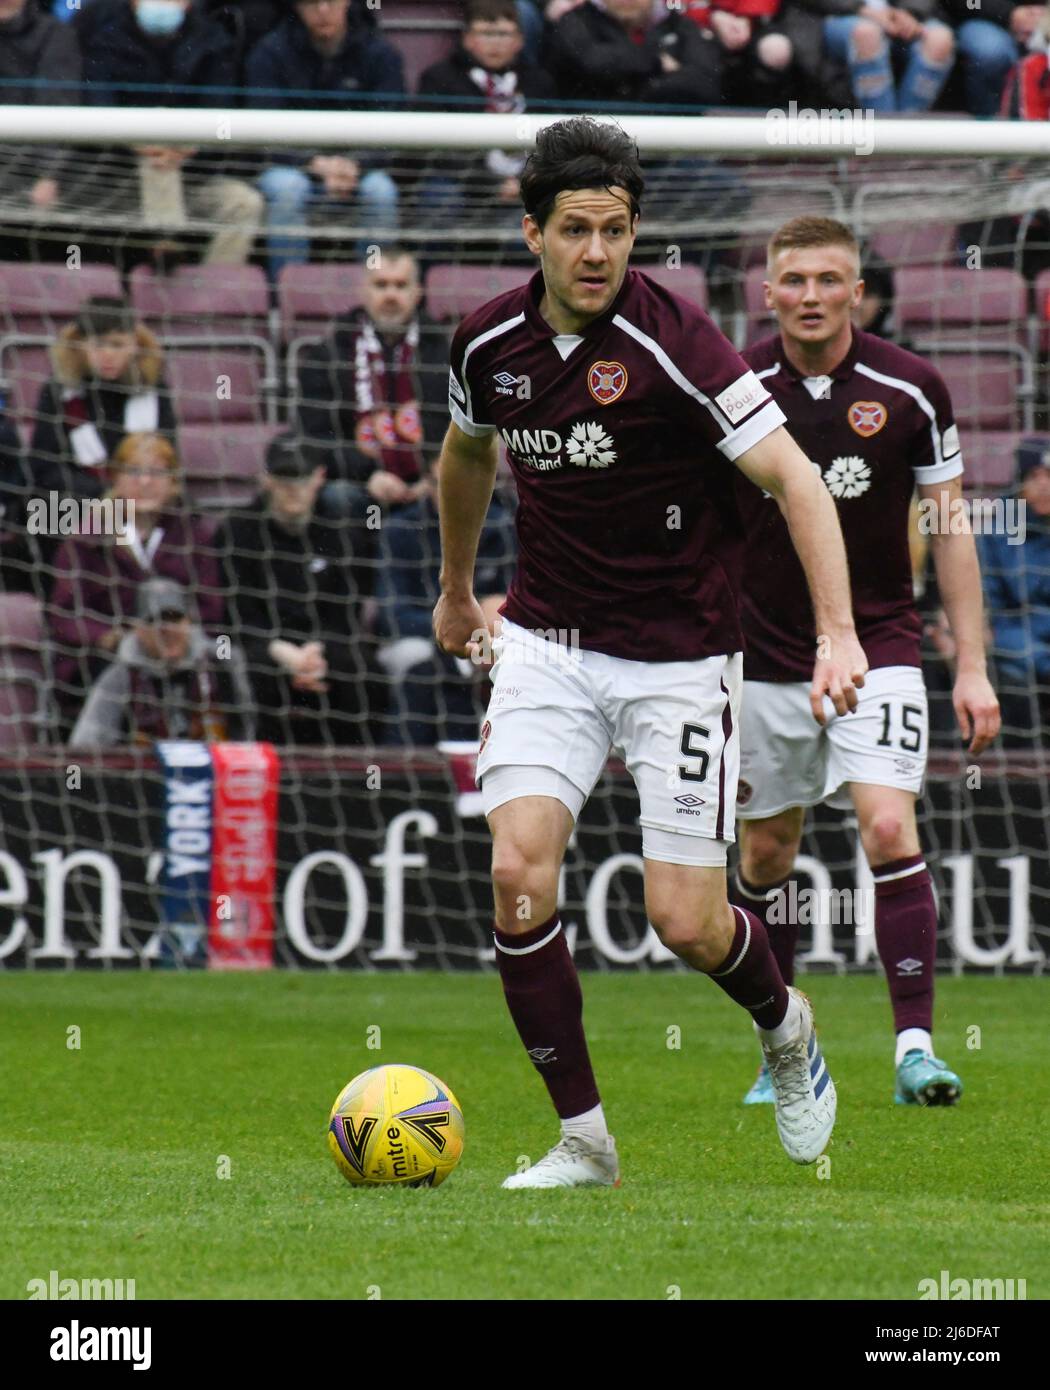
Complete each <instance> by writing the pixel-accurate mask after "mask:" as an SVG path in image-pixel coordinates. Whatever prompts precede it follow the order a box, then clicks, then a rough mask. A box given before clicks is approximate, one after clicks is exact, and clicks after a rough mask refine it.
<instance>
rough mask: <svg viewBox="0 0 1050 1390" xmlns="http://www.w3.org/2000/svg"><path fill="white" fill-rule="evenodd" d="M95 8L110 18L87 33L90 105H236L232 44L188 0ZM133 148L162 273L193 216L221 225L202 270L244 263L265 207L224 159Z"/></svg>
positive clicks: (99, 17)
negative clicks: (231, 172)
mask: <svg viewBox="0 0 1050 1390" xmlns="http://www.w3.org/2000/svg"><path fill="white" fill-rule="evenodd" d="M99 6H105V8H104V11H102V12H96V14H95V15H94V17H93V19H92V21H91V22H90V23H88V24H85V25H84V28H83V31H82V32H83V48H84V77H85V93H86V96H87V100H88V101H89V102H91V103H93V104H95V105H99V106H158V105H163V106H173V107H180V108H186V107H201V106H217V105H222V104H224V103H225V104H227V105H228V104H230V102H231V101H232V95H230V93H232V90H233V88H234V86H235V83H236V77H237V73H236V58H235V46H234V40H233V38H232V36H231V34H230V33H229V31H228V30H227V29H226V28H225V26H224V25H223V24H222V23H221V22H220V21H219V20H218V19H216V18H214V17H213V16H211V15H206V14H205V13H204V12H203V11H202V10H201V9H199V8H198V7H197V6H196V5H194V4H192V3H191V0H118V2H117V3H109V2H108V0H94V6H92V7H90V8H93V9H94V8H95V7H99ZM143 84H148V85H147V86H146V87H145V88H143ZM209 88H211V89H213V90H207V89H209ZM223 88H225V89H226V90H227V95H226V96H224V95H223V93H222V90H221V89H223ZM187 89H190V90H187ZM214 89H219V90H214ZM134 150H135V154H136V156H137V159H138V165H137V169H138V180H139V192H140V197H141V205H142V215H143V218H144V219H145V221H146V223H147V224H148V225H149V226H150V227H151V228H155V229H156V231H157V232H158V233H159V234H160V237H161V239H160V240H159V241H158V242H157V243H156V245H155V247H154V255H155V258H156V259H157V262H158V268H160V269H164V268H166V267H167V265H168V264H170V261H171V259H172V258H174V257H175V256H176V255H177V253H178V251H179V247H178V245H177V244H176V243H174V242H172V241H170V238H171V237H172V236H173V235H176V234H177V233H179V232H180V231H182V230H183V229H184V228H185V227H186V225H187V222H188V220H189V218H190V217H193V218H198V219H201V220H203V221H206V222H208V223H212V224H216V230H215V231H214V232H213V233H212V234H211V236H210V238H209V241H208V245H207V248H206V250H205V253H204V261H205V263H206V264H213V265H243V264H244V263H245V262H246V261H247V259H248V257H249V255H250V254H251V249H252V242H253V241H254V239H255V233H256V230H257V229H258V226H259V223H260V221H261V218H262V199H261V198H260V196H259V193H258V191H257V190H256V189H255V188H253V187H252V185H251V184H250V183H249V182H247V181H246V180H245V179H238V178H231V177H229V176H228V175H226V174H225V173H223V164H224V160H225V153H224V152H223V151H221V150H217V149H209V150H201V151H198V150H195V149H193V148H192V147H189V146H174V145H136V146H135V147H134Z"/></svg>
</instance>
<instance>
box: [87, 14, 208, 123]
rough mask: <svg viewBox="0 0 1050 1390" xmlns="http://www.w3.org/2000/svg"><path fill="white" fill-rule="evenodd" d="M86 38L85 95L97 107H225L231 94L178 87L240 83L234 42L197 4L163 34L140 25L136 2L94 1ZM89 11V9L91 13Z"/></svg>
mask: <svg viewBox="0 0 1050 1390" xmlns="http://www.w3.org/2000/svg"><path fill="white" fill-rule="evenodd" d="M103 6H104V10H105V12H104V13H100V12H96V14H95V16H94V18H93V20H92V22H91V23H90V24H89V25H86V26H85V33H84V36H83V51H84V81H85V93H86V99H87V101H88V102H89V103H91V104H92V105H95V106H177V107H198V106H226V105H229V104H230V102H231V101H232V99H233V98H232V95H226V96H223V95H221V94H220V93H217V92H199V91H192V92H184V91H176V90H173V89H175V88H179V87H194V88H200V87H228V88H232V87H233V86H234V81H235V72H234V44H233V39H232V38H231V36H230V34H229V32H228V30H227V29H226V28H225V27H224V26H223V25H222V24H221V23H220V22H219V21H218V20H217V19H214V18H212V17H211V16H210V15H204V14H201V12H200V11H199V10H198V9H197V8H196V7H191V8H190V9H189V10H187V12H186V18H185V19H184V20H183V22H182V25H181V27H180V28H178V29H177V30H176V31H175V33H174V34H172V35H170V36H165V37H163V38H160V37H157V36H155V35H153V34H147V33H145V32H144V31H143V30H142V29H140V28H139V26H138V24H137V22H136V20H135V11H134V10H133V9H132V7H131V0H117V3H113V4H110V3H108V0H95V4H94V5H93V6H91V7H90V9H95V10H96V11H98V10H99V9H100V8H101V7H103ZM88 12H89V11H85V13H88ZM122 83H134V84H136V85H139V84H142V83H147V84H149V85H150V86H151V87H154V88H157V90H156V91H133V92H121V91H118V90H117V87H118V86H119V85H120V84H122Z"/></svg>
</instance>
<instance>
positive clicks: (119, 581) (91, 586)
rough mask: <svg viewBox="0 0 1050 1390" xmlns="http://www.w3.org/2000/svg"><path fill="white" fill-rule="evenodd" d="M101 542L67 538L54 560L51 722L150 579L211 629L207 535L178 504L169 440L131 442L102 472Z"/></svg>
mask: <svg viewBox="0 0 1050 1390" xmlns="http://www.w3.org/2000/svg"><path fill="white" fill-rule="evenodd" d="M109 480H110V486H109V489H108V491H107V493H106V499H105V500H109V501H111V502H112V503H113V504H114V505H113V508H112V521H113V524H112V526H109V527H107V528H106V534H101V535H99V534H80V535H71V536H67V537H66V539H65V540H64V541H63V542H62V544H61V546H60V547H59V550H58V554H57V557H56V560H55V570H56V573H55V584H54V590H53V592H52V594H51V601H50V603H49V605H48V621H49V626H50V630H51V636H52V639H53V641H54V643H55V663H54V675H55V686H56V691H55V693H56V699H57V703H58V707H59V711H60V714H61V715H62V716H64V717H66V718H68V716H69V715H70V714H75V713H77V712H79V709H80V705H81V703H82V701H83V698H84V692H85V690H86V689H87V687H88V686H89V685H91V684H92V683H93V682H94V680H95V679H96V677H97V676H98V675H99V674H100V672H101V671H102V669H103V668H104V667H105V665H106V664H107V662H108V661H109V660H110V658H111V657H112V655H113V653H114V652H115V651H116V650H117V649H118V647H119V646H120V644H121V642H122V641H123V639H124V636H125V634H126V633H127V632H128V631H129V630H130V628H131V626H132V624H133V622H134V618H135V613H136V612H137V609H138V591H139V589H140V588H141V586H142V584H143V583H144V582H145V581H146V580H147V579H151V578H153V577H155V576H161V577H163V578H166V579H174V580H175V581H176V583H179V584H182V585H184V586H185V587H186V588H187V589H188V591H189V592H190V594H191V595H192V596H193V599H194V602H195V605H196V609H197V614H198V616H199V619H200V622H201V624H202V625H203V626H204V627H205V628H206V629H207V630H208V631H211V632H216V631H219V630H220V627H221V619H222V593H221V591H220V588H219V569H218V565H217V562H216V557H215V553H214V551H213V550H212V549H211V547H210V546H209V544H208V541H209V537H210V533H211V527H210V525H208V524H206V523H205V522H204V521H203V520H201V519H199V518H197V517H193V516H190V515H188V514H187V513H186V511H185V509H184V508H182V507H180V506H179V505H178V503H179V493H180V489H181V479H180V476H179V462H178V456H177V455H176V453H175V449H174V447H173V445H172V443H171V441H170V440H169V439H166V438H164V436H163V435H159V434H131V435H128V436H127V438H126V439H124V440H122V441H121V443H120V445H119V446H118V447H117V449H116V451H115V453H114V455H113V458H112V461H111V463H110V466H109Z"/></svg>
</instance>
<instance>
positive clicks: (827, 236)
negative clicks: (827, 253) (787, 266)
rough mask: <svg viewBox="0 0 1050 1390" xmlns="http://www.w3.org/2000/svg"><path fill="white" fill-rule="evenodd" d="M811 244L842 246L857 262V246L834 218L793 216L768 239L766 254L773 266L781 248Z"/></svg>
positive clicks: (858, 247)
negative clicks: (850, 252)
mask: <svg viewBox="0 0 1050 1390" xmlns="http://www.w3.org/2000/svg"><path fill="white" fill-rule="evenodd" d="M811 246H844V247H845V248H846V249H847V250H848V251H852V253H853V255H854V256H856V258H857V261H858V263H859V262H860V246H859V245H858V243H857V238H856V237H855V236H854V235H853V232H852V231H851V230H850V228H849V227H847V226H846V224H845V222H837V221H836V220H835V218H834V217H793V218H792V219H791V221H790V222H785V223H784V225H783V226H782V227H778V228H777V230H776V231H775V232H774V233H773V235H772V236H771V237H770V238H769V244H768V245H767V247H766V254H767V256H768V258H769V264H770V265H772V263H773V260H774V258H775V257H776V256H779V254H780V253H781V251H802V250H807V249H808V248H809V247H811Z"/></svg>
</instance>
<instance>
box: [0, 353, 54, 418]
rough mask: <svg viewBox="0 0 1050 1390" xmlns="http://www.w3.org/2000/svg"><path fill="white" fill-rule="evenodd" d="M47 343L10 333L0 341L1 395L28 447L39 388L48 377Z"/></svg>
mask: <svg viewBox="0 0 1050 1390" xmlns="http://www.w3.org/2000/svg"><path fill="white" fill-rule="evenodd" d="M50 342H51V339H50V338H49V337H47V336H45V335H43V334H20V333H12V334H8V335H7V336H5V337H2V338H0V392H2V393H3V396H4V399H5V401H6V402H7V410H8V414H9V416H10V418H11V419H12V420H13V421H14V423H15V425H16V426H17V428H18V430H19V432H20V434H21V435H22V437H23V440H24V442H25V443H27V444H28V442H29V436H30V434H31V432H32V427H33V418H34V412H35V410H36V403H37V399H38V397H39V395H40V388H41V386H42V385H43V384H44V382H45V381H47V380H48V378H49V377H50V376H51V358H50V356H49V354H48V344H49V343H50Z"/></svg>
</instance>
